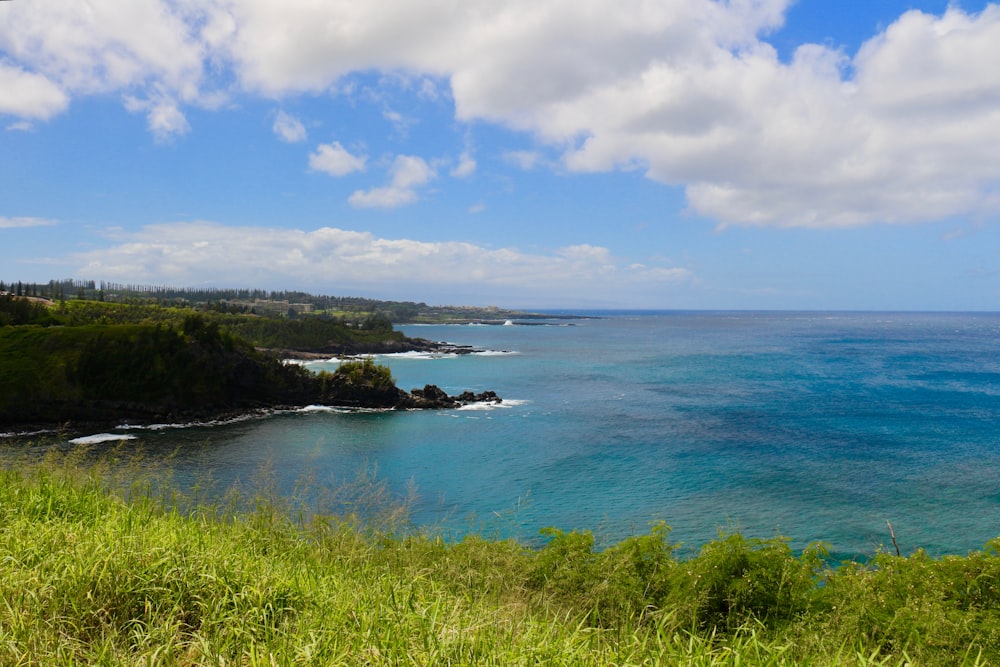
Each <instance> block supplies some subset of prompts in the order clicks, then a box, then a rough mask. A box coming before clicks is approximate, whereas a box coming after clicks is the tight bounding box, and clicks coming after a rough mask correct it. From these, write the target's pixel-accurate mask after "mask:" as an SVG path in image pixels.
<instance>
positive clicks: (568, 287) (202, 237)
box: [74, 221, 692, 303]
mask: <svg viewBox="0 0 1000 667" xmlns="http://www.w3.org/2000/svg"><path fill="white" fill-rule="evenodd" d="M74 259H75V262H76V264H77V271H78V275H86V276H100V277H102V278H104V279H109V280H115V279H128V280H133V281H143V282H158V283H168V284H183V285H190V284H196V283H198V284H200V283H209V284H216V285H244V286H247V285H254V286H268V285H284V286H301V287H304V288H310V289H317V290H321V291H323V292H325V293H350V292H351V291H352V290H357V289H365V290H375V291H377V292H378V293H379V294H381V295H383V296H384V297H385V298H398V297H399V296H400V292H401V291H404V290H405V291H406V295H402V296H408V295H409V296H408V298H421V299H429V298H431V295H435V294H438V295H443V294H446V293H450V292H448V290H451V289H453V288H454V287H455V286H456V284H458V285H461V289H462V290H470V291H472V292H475V293H477V294H480V295H482V296H483V297H486V296H489V297H490V298H494V297H496V296H503V297H505V298H508V299H517V298H522V299H524V298H533V299H540V300H546V299H547V300H550V302H551V303H558V302H563V303H565V302H566V301H567V300H572V299H573V298H574V297H581V295H582V297H586V298H590V297H594V296H604V297H606V298H612V297H614V298H626V299H628V295H631V294H633V293H636V292H637V291H638V292H641V291H651V292H653V293H657V291H659V290H662V289H663V288H664V287H666V286H670V285H674V284H677V283H683V282H686V281H689V280H690V279H691V278H692V276H691V274H690V272H689V271H687V270H686V269H683V268H676V267H654V268H649V267H644V266H639V267H635V266H630V265H629V264H626V263H619V262H617V261H616V260H615V259H614V258H613V257H611V255H610V253H609V252H608V251H607V250H606V249H604V248H597V247H593V246H574V247H570V248H565V249H557V250H555V251H553V252H549V253H544V252H536V253H525V252H521V251H519V250H517V249H516V248H499V249H493V248H485V247H482V246H478V245H475V244H471V243H461V242H441V243H429V242H424V241H415V240H411V239H387V238H379V237H377V236H375V235H373V234H371V233H367V232H356V231H349V230H344V229H336V228H330V227H324V228H321V229H316V230H313V231H304V230H294V229H291V230H290V229H265V228H257V227H230V226H225V225H221V224H217V223H212V222H203V221H196V222H180V223H169V224H158V225H150V226H148V227H145V228H143V229H141V230H139V231H137V232H134V233H129V234H126V235H124V237H123V235H122V233H121V232H118V233H116V234H115V243H114V244H113V245H111V246H110V247H108V248H105V249H101V250H94V251H90V252H87V253H83V254H80V255H77V256H75V258H74ZM421 294H422V296H421ZM441 298H444V297H441ZM628 302H629V301H627V300H626V301H623V303H628Z"/></svg>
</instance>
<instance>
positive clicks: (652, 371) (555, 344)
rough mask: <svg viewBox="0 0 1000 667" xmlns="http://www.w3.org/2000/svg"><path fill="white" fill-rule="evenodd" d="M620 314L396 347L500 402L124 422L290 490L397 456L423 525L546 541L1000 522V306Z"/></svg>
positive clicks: (233, 472) (822, 533)
mask: <svg viewBox="0 0 1000 667" xmlns="http://www.w3.org/2000/svg"><path fill="white" fill-rule="evenodd" d="M603 315H605V318H603V319H591V320H580V321H573V322H572V323H571V324H572V325H571V326H568V325H567V324H570V323H567V322H562V321H558V320H553V321H551V322H550V324H552V326H420V327H404V331H405V332H406V333H407V334H408V335H413V336H421V337H424V338H430V339H435V340H447V341H449V342H453V343H458V344H469V345H474V346H477V347H479V348H482V349H484V350H488V351H490V353H489V354H481V355H462V356H446V357H443V358H428V357H426V356H416V355H404V356H396V357H391V356H390V357H380V358H379V361H380V362H381V363H387V364H388V365H389V366H390V367H391V369H392V371H393V374H394V376H395V377H396V378H397V380H398V383H399V385H400V386H402V387H404V388H411V387H417V386H423V384H425V383H433V384H437V385H439V386H441V387H442V388H443V389H445V390H446V391H448V392H449V393H459V392H461V391H463V390H466V389H471V390H473V391H477V392H478V391H483V390H487V389H493V390H495V391H497V392H498V393H499V394H500V395H501V396H503V397H504V398H505V399H507V401H506V402H505V404H504V405H503V406H502V407H497V408H484V407H483V406H479V407H481V408H483V409H465V410H457V411H442V412H374V413H372V412H369V413H349V412H342V411H322V410H310V411H301V412H295V413H286V414H279V415H274V416H271V417H268V418H265V419H256V420H248V421H242V422H238V423H233V424H228V425H217V426H213V427H210V428H204V427H198V428H185V429H176V428H164V429H158V430H141V431H136V430H130V431H115V433H122V434H128V435H131V436H136V438H137V439H136V440H135V441H132V442H130V443H128V444H129V446H132V445H133V444H138V445H141V446H142V447H143V449H144V450H145V451H146V452H147V454H152V455H154V456H155V455H158V454H162V453H166V452H174V466H175V469H176V471H177V478H178V479H179V480H181V481H182V482H183V481H185V480H186V481H188V482H191V480H195V479H202V478H204V477H205V475H206V474H207V471H211V475H212V477H213V478H214V479H216V480H217V481H218V482H219V483H220V484H221V485H225V484H228V483H230V482H232V481H234V480H242V481H247V480H251V479H253V478H254V477H255V476H257V475H258V474H259V471H260V470H261V469H262V468H265V467H270V469H271V470H272V471H273V478H274V480H275V482H276V483H277V484H278V486H279V488H280V489H281V490H283V491H286V492H290V491H291V490H292V489H293V488H294V487H295V485H296V483H300V482H301V481H302V480H303V479H306V478H309V479H312V480H315V481H317V482H319V483H328V484H331V485H337V484H340V483H343V482H344V480H349V479H352V478H354V477H355V476H356V475H357V473H358V472H359V471H361V470H371V469H377V476H378V478H380V479H382V480H384V481H385V482H386V483H387V484H388V485H389V486H390V487H391V488H392V489H393V490H394V491H396V492H397V493H400V494H403V493H405V492H406V489H407V488H408V487H410V488H415V489H416V491H417V493H418V494H419V495H418V498H417V499H416V501H415V503H414V505H413V514H412V516H413V519H414V520H415V521H416V522H417V523H420V524H436V525H439V526H441V525H443V526H447V527H449V528H452V529H454V530H457V531H462V530H467V529H475V530H486V531H487V532H488V533H491V534H492V533H496V534H501V535H515V536H518V537H521V538H523V539H526V540H531V539H534V538H535V537H536V536H537V534H538V530H539V528H541V527H543V526H549V525H554V526H558V527H560V528H563V529H572V528H588V529H592V530H594V531H595V532H596V533H597V535H598V539H599V541H603V542H605V543H607V542H611V541H615V540H618V539H620V538H622V537H624V536H626V535H629V534H632V533H636V532H645V531H646V530H647V526H648V523H649V522H650V521H653V520H660V519H662V520H665V521H666V522H667V524H669V525H671V526H672V527H673V533H672V538H673V539H674V540H676V541H680V542H683V543H684V544H686V545H689V546H691V547H696V546H697V545H699V544H700V543H703V542H704V541H706V540H708V539H711V538H713V537H714V536H715V535H716V534H717V531H718V530H719V529H720V528H735V529H739V530H742V531H743V532H744V533H745V534H749V535H754V536H760V537H771V536H774V535H776V534H783V535H787V536H789V537H791V538H792V544H793V546H795V547H802V546H804V545H805V544H807V543H808V542H811V541H814V540H823V541H826V542H828V543H830V545H831V547H832V549H833V551H834V553H835V554H837V555H842V556H844V557H849V556H853V555H865V554H871V553H873V552H874V551H875V550H876V549H878V548H879V547H880V546H881V545H890V538H889V533H888V528H887V526H886V521H887V520H890V521H891V522H892V524H893V527H894V529H895V532H896V536H897V539H898V540H899V543H900V546H901V548H902V549H903V550H904V551H912V550H913V549H915V548H917V547H924V548H926V549H927V550H928V551H930V552H931V553H933V554H940V553H964V552H965V551H968V550H970V549H977V548H981V547H982V546H983V544H984V543H985V542H986V541H987V540H990V539H992V538H994V537H997V536H998V535H1000V446H998V445H1000V432H998V429H997V423H998V417H1000V355H998V354H997V348H998V342H1000V315H996V314H897V313H891V314H886V313H863V314H856V313H738V312H721V313H707V312H694V313H682V312H671V313H631V314H629V313H603ZM323 367H330V366H326V365H324V364H316V365H315V368H317V369H318V368H323ZM83 435H85V436H87V435H100V434H83ZM92 446H102V443H97V444H95V445H92ZM103 446H111V443H103Z"/></svg>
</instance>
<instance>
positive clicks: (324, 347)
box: [0, 297, 475, 427]
mask: <svg viewBox="0 0 1000 667" xmlns="http://www.w3.org/2000/svg"><path fill="white" fill-rule="evenodd" d="M0 315H3V316H5V318H6V319H5V321H6V324H5V325H3V326H0V426H4V427H10V426H19V427H21V426H33V425H51V424H64V423H67V422H72V423H79V422H114V421H128V420H134V421H140V422H148V421H152V420H163V419H197V418H208V417H215V416H218V415H220V414H226V413H233V412H245V411H248V410H255V409H261V408H274V407H284V406H304V405H308V404H323V405H334V406H349V407H370V408H424V407H427V408H436V407H453V406H455V405H457V404H458V402H459V401H458V399H453V398H451V397H448V396H446V395H443V394H442V393H440V392H439V391H435V390H434V389H431V390H430V391H428V389H429V388H425V389H424V390H421V391H420V392H415V393H413V394H410V393H408V392H405V391H402V390H401V389H399V388H398V387H396V385H395V383H394V380H393V379H392V377H391V375H390V374H389V372H388V369H385V368H384V367H381V366H378V365H376V364H374V363H373V362H371V361H370V360H368V361H359V362H354V363H349V364H344V365H342V366H341V368H340V369H338V370H337V371H336V372H334V373H321V374H318V375H317V374H313V373H311V372H309V371H307V370H304V369H303V368H301V367H300V366H296V365H288V364H284V363H282V362H281V360H279V359H278V358H277V356H275V355H273V354H270V353H267V352H265V351H262V350H260V349H258V348H261V347H282V348H295V349H307V350H316V351H333V352H342V351H344V350H348V349H350V350H358V349H359V348H364V349H363V351H369V350H371V351H374V348H378V347H379V346H382V345H391V346H400V345H405V344H406V340H407V339H405V337H403V336H402V335H401V334H398V332H395V331H393V330H392V329H391V325H390V326H389V327H388V328H386V327H385V326H384V324H381V323H380V324H379V326H370V327H367V328H366V327H364V326H362V327H360V328H357V329H351V328H349V327H347V326H345V325H344V324H343V323H338V322H333V321H323V320H319V319H317V320H315V321H312V320H304V321H299V320H279V319H273V318H263V317H259V316H250V315H227V314H218V313H215V314H212V313H209V314H202V313H197V312H195V311H193V310H191V309H185V308H164V307H160V306H148V305H147V306H135V305H124V304H107V303H98V302H87V301H75V302H69V303H63V304H60V305H55V304H52V305H46V304H43V303H39V302H31V301H28V300H26V299H23V298H17V297H0ZM474 398H475V397H471V398H469V397H466V398H465V399H462V400H466V401H467V400H473V399H474Z"/></svg>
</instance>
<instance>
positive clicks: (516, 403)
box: [455, 399, 530, 411]
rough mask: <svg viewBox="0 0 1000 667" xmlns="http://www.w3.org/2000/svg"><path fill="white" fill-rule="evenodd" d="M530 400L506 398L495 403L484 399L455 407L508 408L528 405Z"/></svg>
mask: <svg viewBox="0 0 1000 667" xmlns="http://www.w3.org/2000/svg"><path fill="white" fill-rule="evenodd" d="M529 402H530V401H524V400H518V399H510V400H508V399H504V400H503V402H502V403H494V402H492V401H483V402H481V403H469V404H467V405H463V406H461V407H458V408H455V409H456V410H466V411H478V410H506V409H508V408H516V407H518V406H520V405H526V404H527V403H529Z"/></svg>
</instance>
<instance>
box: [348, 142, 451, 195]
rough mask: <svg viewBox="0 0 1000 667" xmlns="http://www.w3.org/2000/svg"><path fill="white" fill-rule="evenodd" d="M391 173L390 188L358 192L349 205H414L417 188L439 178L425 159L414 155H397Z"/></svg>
mask: <svg viewBox="0 0 1000 667" xmlns="http://www.w3.org/2000/svg"><path fill="white" fill-rule="evenodd" d="M389 172H390V174H391V175H392V182H391V183H390V184H389V185H388V186H386V187H381V188H372V189H370V190H358V191H356V192H354V193H353V194H352V195H351V196H350V197H349V198H348V203H350V204H351V206H355V207H357V208H397V207H399V206H405V205H407V204H412V203H413V202H415V201H417V199H418V197H417V192H416V188H418V187H420V186H421V185H426V184H427V183H428V182H429V181H431V180H432V179H433V178H435V177H436V176H437V173H436V172H435V170H434V168H433V167H431V166H430V165H429V164H427V162H426V161H425V160H424V159H423V158H419V157H416V156H413V155H397V156H396V159H395V160H394V161H393V163H392V167H391V168H390V169H389Z"/></svg>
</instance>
